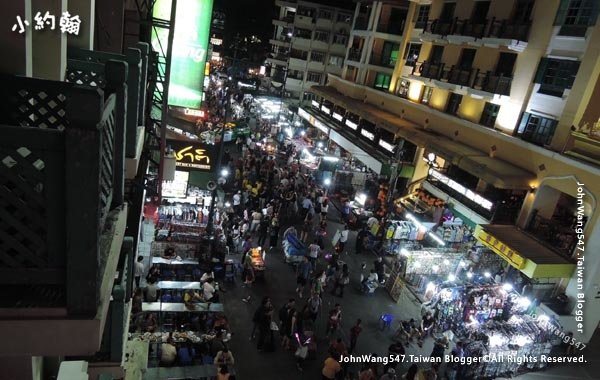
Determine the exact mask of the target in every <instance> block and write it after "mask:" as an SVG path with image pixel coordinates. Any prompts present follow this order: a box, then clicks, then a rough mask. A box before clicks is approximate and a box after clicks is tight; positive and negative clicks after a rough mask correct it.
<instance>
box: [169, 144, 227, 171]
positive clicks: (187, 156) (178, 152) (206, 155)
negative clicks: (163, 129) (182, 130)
mask: <svg viewBox="0 0 600 380" xmlns="http://www.w3.org/2000/svg"><path fill="white" fill-rule="evenodd" d="M167 145H168V146H169V147H171V149H173V150H174V151H175V167H176V168H177V169H178V170H184V171H203V172H212V171H213V170H214V169H215V165H217V156H218V154H217V152H218V150H217V147H216V146H215V145H207V144H199V143H197V142H195V141H182V140H168V141H167Z"/></svg>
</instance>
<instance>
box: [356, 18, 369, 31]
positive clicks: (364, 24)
mask: <svg viewBox="0 0 600 380" xmlns="http://www.w3.org/2000/svg"><path fill="white" fill-rule="evenodd" d="M368 27H369V17H367V16H358V17H357V18H356V22H355V24H354V30H367V28H368Z"/></svg>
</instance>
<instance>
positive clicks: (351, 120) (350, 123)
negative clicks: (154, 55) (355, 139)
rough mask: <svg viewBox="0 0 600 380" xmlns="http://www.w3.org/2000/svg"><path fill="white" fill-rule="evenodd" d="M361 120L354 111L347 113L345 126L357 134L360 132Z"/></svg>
mask: <svg viewBox="0 0 600 380" xmlns="http://www.w3.org/2000/svg"><path fill="white" fill-rule="evenodd" d="M359 122H360V117H359V116H358V115H356V114H354V113H352V112H347V113H346V121H345V122H344V126H345V127H346V128H348V129H350V130H351V131H352V132H354V133H355V134H356V133H357V132H358V124H359Z"/></svg>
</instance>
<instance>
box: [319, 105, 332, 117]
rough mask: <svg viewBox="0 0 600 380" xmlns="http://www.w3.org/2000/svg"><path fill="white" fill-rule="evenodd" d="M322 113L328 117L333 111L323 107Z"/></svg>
mask: <svg viewBox="0 0 600 380" xmlns="http://www.w3.org/2000/svg"><path fill="white" fill-rule="evenodd" d="M321 111H323V112H325V113H326V114H327V115H329V114H330V113H331V110H330V109H329V107H325V106H321Z"/></svg>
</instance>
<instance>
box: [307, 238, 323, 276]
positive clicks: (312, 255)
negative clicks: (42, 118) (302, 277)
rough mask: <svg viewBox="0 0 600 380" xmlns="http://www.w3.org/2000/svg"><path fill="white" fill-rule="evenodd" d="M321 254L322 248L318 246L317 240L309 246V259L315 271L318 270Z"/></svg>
mask: <svg viewBox="0 0 600 380" xmlns="http://www.w3.org/2000/svg"><path fill="white" fill-rule="evenodd" d="M319 253H321V247H320V246H319V244H317V240H316V239H315V241H314V242H313V243H312V244H311V245H309V246H308V259H309V261H310V264H311V265H312V268H313V271H314V270H315V269H316V268H317V259H318V258H319Z"/></svg>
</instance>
